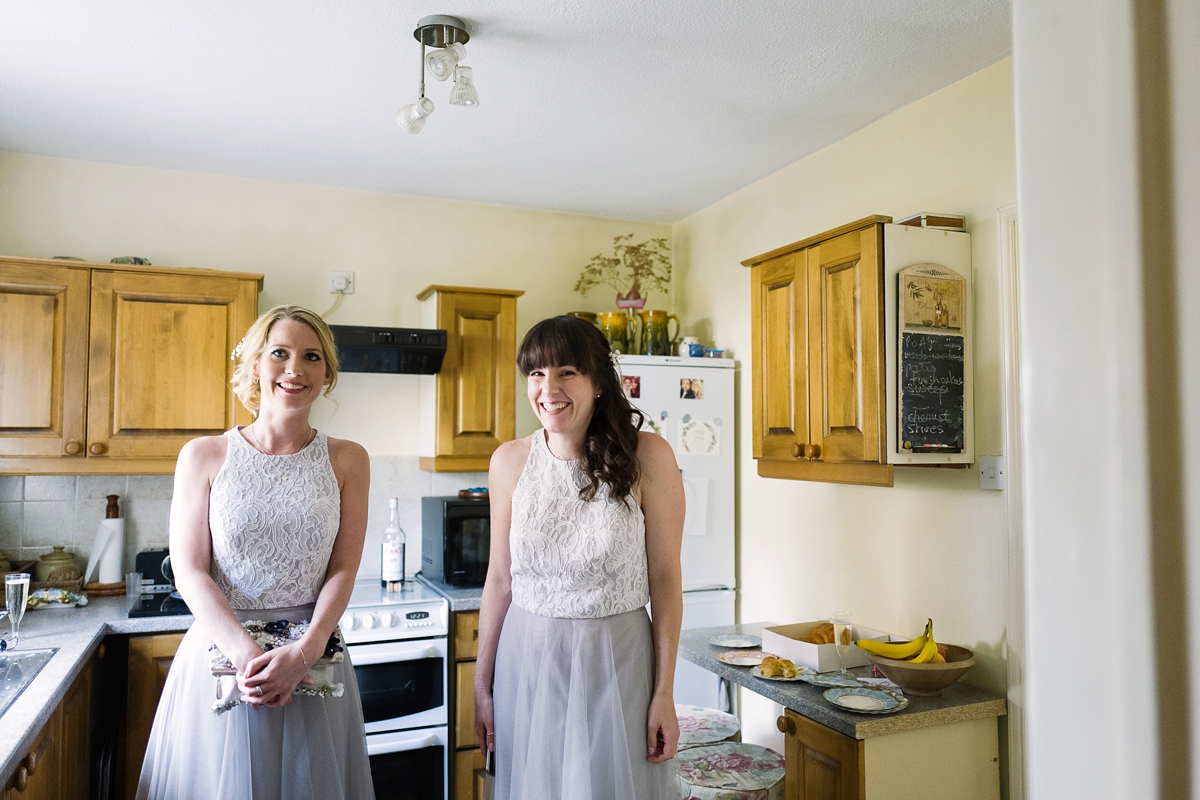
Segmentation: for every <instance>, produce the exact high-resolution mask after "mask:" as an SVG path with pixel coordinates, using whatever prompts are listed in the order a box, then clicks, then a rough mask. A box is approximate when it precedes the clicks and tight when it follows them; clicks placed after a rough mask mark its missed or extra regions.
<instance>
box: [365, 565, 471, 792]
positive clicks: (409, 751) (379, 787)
mask: <svg viewBox="0 0 1200 800" xmlns="http://www.w3.org/2000/svg"><path fill="white" fill-rule="evenodd" d="M406 586H407V587H409V588H406V589H405V590H404V591H403V592H399V593H391V594H389V593H387V592H385V591H383V589H382V587H381V586H380V585H379V581H377V580H360V581H358V582H356V583H355V587H354V594H353V595H352V596H351V598H350V603H349V605H348V606H347V608H346V613H345V614H343V615H342V619H341V629H342V636H343V637H344V638H345V640H346V650H347V653H348V654H349V656H350V661H351V663H352V664H354V674H355V677H356V678H357V680H358V691H359V695H360V697H361V699H362V706H363V720H364V722H365V727H366V734H367V755H368V756H369V758H370V761H371V777H372V780H373V781H374V784H375V797H376V800H445V799H446V797H447V789H448V780H447V777H448V774H449V766H450V749H449V746H448V741H449V740H448V737H447V730H446V724H447V714H446V702H447V690H448V686H447V683H448V681H449V659H448V652H447V646H446V645H447V639H446V635H447V633H448V632H449V613H450V606H449V603H447V602H446V600H445V599H444V598H442V597H441V596H440V595H437V594H436V593H434V592H433V591H431V590H430V589H428V588H426V587H424V586H421V585H419V584H415V583H410V584H406Z"/></svg>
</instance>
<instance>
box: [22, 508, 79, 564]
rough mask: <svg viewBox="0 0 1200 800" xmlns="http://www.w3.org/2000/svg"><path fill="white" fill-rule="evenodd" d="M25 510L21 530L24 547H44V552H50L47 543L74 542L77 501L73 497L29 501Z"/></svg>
mask: <svg viewBox="0 0 1200 800" xmlns="http://www.w3.org/2000/svg"><path fill="white" fill-rule="evenodd" d="M24 512H25V513H24V516H25V520H24V526H23V527H22V530H21V545H22V546H23V547H42V548H43V550H42V552H49V548H48V547H46V546H47V545H55V544H61V545H68V546H70V545H73V544H74V541H75V501H74V500H73V499H72V500H39V501H36V502H28V501H27V502H26V503H25V509H24ZM72 549H73V548H72Z"/></svg>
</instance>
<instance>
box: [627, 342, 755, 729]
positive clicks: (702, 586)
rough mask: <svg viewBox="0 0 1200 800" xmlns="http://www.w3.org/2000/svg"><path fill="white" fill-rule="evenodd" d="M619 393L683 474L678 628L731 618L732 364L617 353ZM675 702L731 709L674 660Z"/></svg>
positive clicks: (709, 677)
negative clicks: (658, 437) (663, 442)
mask: <svg viewBox="0 0 1200 800" xmlns="http://www.w3.org/2000/svg"><path fill="white" fill-rule="evenodd" d="M619 370H620V373H621V380H622V384H623V386H624V388H625V394H626V395H628V396H629V400H630V402H631V403H633V405H634V406H636V407H637V408H638V410H639V411H641V412H642V413H644V414H645V415H646V421H645V423H644V424H643V429H646V430H652V431H654V432H655V433H658V434H660V435H662V436H663V437H664V438H665V439H666V440H667V441H668V442H670V444H671V447H672V449H674V451H675V459H676V461H678V463H679V472H680V475H681V476H682V478H683V487H684V495H685V498H686V501H687V512H686V516H685V518H684V525H683V549H682V557H681V560H682V564H683V628H684V629H685V630H686V629H688V628H708V627H713V626H716V625H732V624H733V623H734V622H735V602H736V589H737V585H736V574H735V569H734V552H735V545H734V442H735V437H734V422H735V420H734V409H733V381H734V374H735V372H736V370H737V362H735V361H733V360H730V359H719V358H683V357H680V356H625V355H623V356H621V357H620V363H619ZM675 702H677V703H686V704H689V705H696V706H704V707H707V708H721V709H726V710H728V709H730V708H731V704H732V701H731V692H730V687H729V686H728V685H727V684H725V683H723V682H722V681H720V680H719V679H718V678H717V676H716V675H714V674H713V673H711V672H709V671H707V670H704V669H701V668H700V667H697V666H696V665H694V664H692V663H690V662H688V661H684V660H683V659H680V660H679V662H678V663H677V665H676V668H675Z"/></svg>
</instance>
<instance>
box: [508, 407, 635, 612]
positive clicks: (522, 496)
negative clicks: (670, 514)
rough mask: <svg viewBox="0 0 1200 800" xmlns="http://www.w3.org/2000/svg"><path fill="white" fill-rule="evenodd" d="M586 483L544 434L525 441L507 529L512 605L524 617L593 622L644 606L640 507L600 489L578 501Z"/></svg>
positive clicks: (577, 465)
mask: <svg viewBox="0 0 1200 800" xmlns="http://www.w3.org/2000/svg"><path fill="white" fill-rule="evenodd" d="M586 483H587V479H586V477H585V476H584V474H583V470H582V469H580V467H579V463H578V462H576V461H560V460H559V459H557V458H555V457H554V455H553V454H552V453H551V452H550V448H549V447H548V446H547V445H546V434H545V431H544V430H543V431H538V432H537V433H535V434H534V435H533V443H532V445H531V446H530V448H529V460H528V461H526V462H525V469H524V470H523V471H522V472H521V478H520V480H518V481H517V487H516V489H514V490H513V497H512V524H511V527H510V529H509V551H510V553H511V556H512V601H513V602H514V603H516V604H517V605H518V606H520V607H521V608H523V609H525V610H526V611H528V612H530V613H531V614H539V615H541V616H544V617H561V618H566V619H594V618H596V617H608V616H612V615H614V614H623V613H625V612H626V611H632V610H634V609H635V608H639V607H641V606H644V605H646V603H648V602H650V580H649V576H648V574H647V567H646V518H645V517H644V516H643V515H642V509H641V508H640V507H639V506H638V504H637V503H635V502H634V500H633V498H632V497H629V498H628V502H625V501H621V500H617V499H614V498H612V497H610V496H609V494H608V487H606V486H603V485H601V488H600V490H599V491H598V492H597V493H596V497H595V499H594V500H592V501H591V502H590V503H585V502H584V501H583V500H580V499H579V489H580V488H581V487H582V486H584V485H585V484H586Z"/></svg>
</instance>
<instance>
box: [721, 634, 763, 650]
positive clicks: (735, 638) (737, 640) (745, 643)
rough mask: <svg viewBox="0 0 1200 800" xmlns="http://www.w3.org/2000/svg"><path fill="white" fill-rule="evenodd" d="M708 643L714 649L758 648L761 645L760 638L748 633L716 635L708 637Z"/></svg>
mask: <svg viewBox="0 0 1200 800" xmlns="http://www.w3.org/2000/svg"><path fill="white" fill-rule="evenodd" d="M708 643H709V644H711V645H715V646H716V647H737V648H747V647H758V646H759V645H761V644H762V637H760V636H752V635H751V634H749V633H718V634H717V635H716V636H710V637H708Z"/></svg>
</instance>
